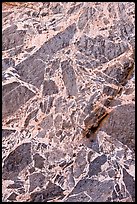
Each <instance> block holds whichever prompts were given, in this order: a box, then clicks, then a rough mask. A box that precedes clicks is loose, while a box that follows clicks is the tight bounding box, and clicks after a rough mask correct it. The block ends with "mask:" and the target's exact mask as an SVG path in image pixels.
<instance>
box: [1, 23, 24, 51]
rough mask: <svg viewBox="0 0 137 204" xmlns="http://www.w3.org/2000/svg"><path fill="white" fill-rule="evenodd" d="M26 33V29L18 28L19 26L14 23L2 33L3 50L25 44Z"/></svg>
mask: <svg viewBox="0 0 137 204" xmlns="http://www.w3.org/2000/svg"><path fill="white" fill-rule="evenodd" d="M25 34H26V31H25V30H17V26H16V25H13V26H10V27H9V28H6V29H5V30H4V31H3V35H2V50H3V51H4V50H8V49H11V48H14V47H15V46H20V45H22V44H23V41H24V36H25Z"/></svg>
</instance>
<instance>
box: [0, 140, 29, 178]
mask: <svg viewBox="0 0 137 204" xmlns="http://www.w3.org/2000/svg"><path fill="white" fill-rule="evenodd" d="M31 161H32V159H31V144H30V143H23V144H21V145H20V146H18V147H17V148H16V149H15V150H14V151H12V152H11V153H10V154H9V155H8V156H7V157H6V159H5V160H4V166H3V175H2V176H3V179H11V180H12V179H15V178H14V176H13V175H14V174H15V175H16V176H17V175H18V174H19V173H20V171H21V170H23V169H24V168H25V167H26V166H27V165H28V164H30V163H31Z"/></svg>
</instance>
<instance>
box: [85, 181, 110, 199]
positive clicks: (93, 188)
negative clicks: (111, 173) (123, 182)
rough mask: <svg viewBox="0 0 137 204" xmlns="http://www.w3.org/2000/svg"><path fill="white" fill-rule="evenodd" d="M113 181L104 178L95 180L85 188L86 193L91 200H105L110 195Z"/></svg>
mask: <svg viewBox="0 0 137 204" xmlns="http://www.w3.org/2000/svg"><path fill="white" fill-rule="evenodd" d="M113 188H114V181H112V180H106V181H103V182H100V181H97V180H95V181H94V182H93V183H91V185H90V187H89V188H88V189H87V194H88V195H89V196H90V197H91V199H90V201H91V202H106V201H107V199H108V197H110V196H111V195H112V191H113Z"/></svg>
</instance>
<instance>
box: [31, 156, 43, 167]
mask: <svg viewBox="0 0 137 204" xmlns="http://www.w3.org/2000/svg"><path fill="white" fill-rule="evenodd" d="M33 159H34V166H35V167H37V168H39V169H42V168H44V161H45V159H44V158H43V157H42V156H40V155H39V154H38V153H36V154H35V155H34V156H33Z"/></svg>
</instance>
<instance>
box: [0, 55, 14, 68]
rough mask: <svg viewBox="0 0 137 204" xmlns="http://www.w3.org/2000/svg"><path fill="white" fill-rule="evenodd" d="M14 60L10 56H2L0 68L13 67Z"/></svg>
mask: <svg viewBox="0 0 137 204" xmlns="http://www.w3.org/2000/svg"><path fill="white" fill-rule="evenodd" d="M14 66H15V61H14V59H12V58H4V59H3V60H2V70H6V69H7V68H9V67H14Z"/></svg>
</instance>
